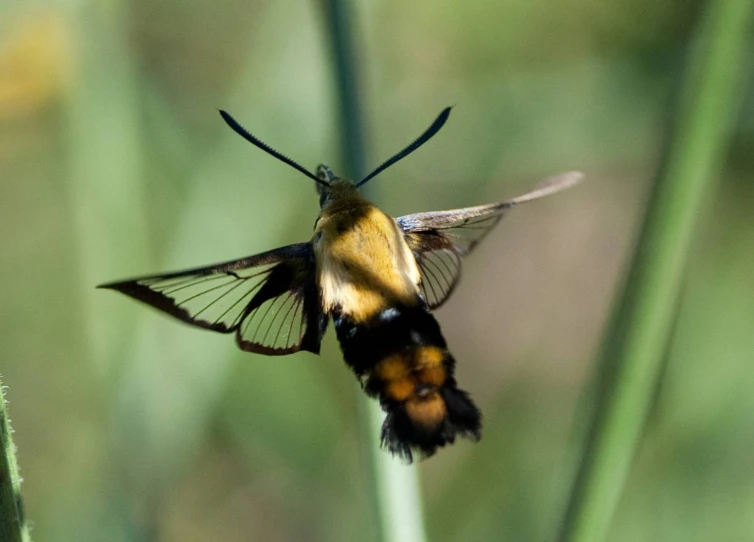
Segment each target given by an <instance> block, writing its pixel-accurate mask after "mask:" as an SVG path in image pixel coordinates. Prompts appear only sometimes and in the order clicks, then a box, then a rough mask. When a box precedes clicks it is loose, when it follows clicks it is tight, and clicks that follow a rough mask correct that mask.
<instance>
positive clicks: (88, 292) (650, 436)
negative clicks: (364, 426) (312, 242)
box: [0, 0, 754, 541]
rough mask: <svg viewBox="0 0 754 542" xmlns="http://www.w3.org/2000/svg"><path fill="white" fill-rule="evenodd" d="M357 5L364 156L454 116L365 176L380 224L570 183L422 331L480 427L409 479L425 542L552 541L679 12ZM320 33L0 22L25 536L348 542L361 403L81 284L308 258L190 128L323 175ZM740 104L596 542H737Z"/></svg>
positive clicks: (750, 347)
mask: <svg viewBox="0 0 754 542" xmlns="http://www.w3.org/2000/svg"><path fill="white" fill-rule="evenodd" d="M354 8H355V9H357V10H358V11H357V12H356V15H357V17H356V18H355V20H354V21H353V24H354V25H355V28H356V29H357V34H356V35H357V36H358V37H359V38H360V40H361V41H360V45H359V51H358V55H359V58H361V59H362V64H361V66H360V69H361V70H362V75H363V77H364V83H365V84H364V85H363V90H364V96H363V103H364V104H365V106H366V119H367V132H368V143H369V149H370V153H369V157H368V164H376V163H378V162H379V161H380V160H382V159H384V158H386V157H387V156H389V155H390V154H392V153H393V152H395V151H396V150H397V149H399V148H401V147H402V146H403V145H405V144H406V143H407V142H408V141H410V140H411V139H412V138H413V137H415V136H416V135H417V134H418V133H419V132H420V131H421V130H423V129H424V128H425V127H426V125H427V123H428V122H429V121H430V120H431V119H432V118H433V117H434V115H436V114H437V112H438V111H440V109H442V107H444V106H446V105H449V104H456V106H457V107H456V108H455V109H454V111H453V115H452V116H451V119H450V121H449V123H448V125H447V126H446V128H445V129H444V130H443V132H442V133H441V134H440V135H438V136H437V137H436V138H435V139H434V140H433V141H432V142H431V144H429V145H427V146H426V147H424V148H422V150H421V151H420V152H418V153H417V154H416V155H414V156H412V157H411V159H410V160H406V161H404V162H401V163H400V164H399V165H396V166H395V167H394V168H392V169H390V170H389V171H386V172H385V173H384V174H382V175H380V178H379V179H377V180H375V181H374V185H373V188H372V190H373V192H372V193H373V195H374V199H375V200H376V202H377V203H378V204H379V205H381V206H382V207H383V208H384V209H385V210H386V211H387V212H389V213H391V214H393V215H396V216H397V215H401V214H405V213H409V212H417V211H420V210H431V209H439V208H447V207H457V206H461V205H466V204H476V203H482V202H486V201H493V200H497V199H502V198H505V197H507V196H511V195H515V194H516V193H517V192H519V191H521V190H524V189H526V188H527V187H528V186H529V185H530V184H531V183H533V182H536V180H537V179H538V178H540V177H542V176H544V175H547V174H550V173H555V172H559V171H564V170H568V169H581V170H584V171H586V172H587V174H588V179H589V180H588V182H587V183H585V184H583V185H582V186H581V187H579V188H578V189H574V190H573V191H572V192H571V193H567V194H563V195H560V196H558V197H554V198H552V200H549V199H548V200H544V201H542V202H540V203H536V204H532V205H531V206H527V207H524V208H521V209H519V210H516V212H515V213H513V214H512V215H511V216H510V218H506V220H505V222H504V223H503V224H501V226H500V227H499V228H498V230H497V231H496V232H495V233H493V234H492V235H490V236H489V237H488V238H487V239H486V240H485V242H484V244H483V245H482V246H480V247H479V249H478V250H477V251H476V252H475V254H474V255H473V256H472V257H471V258H470V259H469V260H468V262H467V265H466V267H465V270H464V280H463V281H462V283H461V285H460V287H459V288H458V290H457V291H456V293H455V294H454V297H453V298H452V300H451V301H450V302H449V303H448V304H447V306H445V307H443V309H441V310H440V311H439V312H438V317H439V320H440V322H441V324H442V325H443V329H444V332H445V334H446V338H447V339H448V342H449V344H450V345H451V348H452V349H453V352H454V354H455V357H456V358H457V359H458V362H459V363H458V379H459V381H461V382H462V383H463V384H464V387H465V388H467V389H469V390H470V391H471V392H472V393H473V395H474V396H475V398H477V400H478V402H479V404H480V406H481V407H482V409H483V411H484V413H485V420H486V430H485V437H484V439H483V440H482V441H481V442H480V443H479V444H475V445H473V444H469V443H458V444H456V445H455V446H453V447H452V448H450V449H448V450H443V451H442V452H441V453H439V454H438V455H437V456H436V457H433V458H432V459H430V460H428V461H426V462H424V463H423V464H422V467H421V470H422V484H423V490H424V494H425V503H426V504H425V508H426V513H427V521H428V531H429V538H430V539H431V540H458V539H465V540H494V539H511V540H541V539H546V538H548V537H552V536H553V535H554V533H555V532H557V528H558V521H559V520H560V518H561V515H562V509H563V507H564V505H565V502H566V499H567V497H568V487H569V485H570V483H571V480H572V476H573V473H574V467H575V465H576V460H577V458H578V453H579V452H580V450H581V442H582V439H583V435H584V420H583V413H584V406H585V405H584V404H582V403H580V400H579V397H580V396H582V392H583V391H584V387H585V385H586V383H587V382H588V379H587V375H588V374H589V372H590V368H591V365H592V363H593V358H594V354H595V352H596V349H597V345H598V344H599V341H600V337H601V334H602V332H603V328H604V322H605V317H606V315H607V314H608V311H609V308H610V305H611V303H612V301H613V299H614V296H615V289H616V287H617V286H618V285H619V284H620V281H621V278H622V274H623V266H624V264H625V263H626V261H627V255H628V254H629V253H630V247H631V245H632V242H633V240H634V238H635V234H636V225H637V224H638V221H639V220H640V219H641V216H642V211H643V207H644V202H645V199H646V195H647V189H648V187H649V182H650V179H651V176H652V172H653V171H654V169H655V168H656V165H657V159H658V157H659V155H660V152H661V150H662V144H663V140H664V137H665V135H666V134H665V129H666V127H667V119H666V115H667V111H668V108H667V105H668V103H669V100H670V97H671V91H672V89H673V86H674V85H675V84H677V78H678V75H679V68H680V65H681V60H682V58H683V54H684V51H685V50H686V46H687V40H688V33H689V30H690V28H691V26H692V25H693V22H694V19H695V16H696V12H697V4H696V3H695V2H681V1H679V0H662V1H660V2H649V1H647V0H632V1H629V2H624V3H620V4H616V3H604V2H597V1H596V0H579V1H576V0H569V1H567V2H563V3H558V4H554V3H551V2H542V1H535V2H523V1H513V2H505V3H500V2H492V1H489V0H488V1H485V2H479V3H459V2H450V1H446V2H440V3H429V2H412V3H408V4H407V3H399V2H396V1H395V0H388V1H385V2H381V3H371V4H370V3H359V4H358V5H355V6H354ZM325 28H326V25H325V24H324V21H323V19H322V13H321V12H320V11H318V5H317V4H311V3H310V4H300V3H293V2H290V1H285V0H284V1H281V2H275V3H272V2H266V3H265V2H262V3H260V2H240V1H237V0H232V1H230V2H225V3H223V4H222V5H218V4H217V3H210V2H206V1H204V2H202V1H196V2H177V1H166V2H160V3H154V2H151V3H150V2H144V1H141V0H136V1H134V2H130V3H125V2H123V3H118V2H117V1H116V2H108V3H101V2H90V1H87V0H78V1H77V2H71V3H66V4H61V3H50V2H40V1H35V2H23V3H22V2H14V1H11V0H7V1H6V2H5V3H3V4H0V179H2V183H0V232H1V233H0V235H2V248H3V258H2V260H0V276H1V277H2V278H3V285H4V287H3V288H2V289H0V334H1V335H0V340H1V342H2V344H3V348H4V351H3V356H2V361H1V362H0V372H1V373H2V375H3V378H4V382H5V383H6V384H7V385H8V386H9V392H8V397H9V400H10V409H11V414H12V417H13V420H14V428H15V430H16V433H15V439H16V443H17V444H18V448H19V463H20V466H21V471H22V475H23V477H24V479H25V482H24V485H23V486H22V489H23V493H24V497H25V500H26V515H27V517H28V518H29V519H30V520H31V521H32V523H33V531H32V535H33V537H34V539H36V540H72V541H73V540H75V541H88V540H92V541H95V540H97V541H99V540H103V539H104V540H112V541H118V540H124V541H125V540H148V539H151V540H182V541H183V540H216V539H222V540H248V539H252V540H253V539H264V540H271V541H275V540H361V539H364V538H365V537H366V534H365V533H364V525H365V522H366V517H367V514H366V512H365V507H366V505H367V499H366V497H365V494H366V488H365V486H364V478H363V476H362V467H363V465H362V464H361V461H362V458H361V457H360V455H359V443H358V438H359V430H358V427H357V418H356V414H355V410H356V407H355V405H356V400H357V397H358V395H357V394H358V393H360V392H358V390H357V389H356V386H355V384H354V382H353V377H352V376H351V375H350V374H349V371H348V370H347V369H346V368H345V367H344V365H343V363H342V361H341V356H340V353H339V350H338V348H337V345H336V344H335V341H334V337H333V336H332V334H329V335H328V337H327V340H326V344H325V348H324V350H323V355H322V356H320V357H315V356H312V355H309V354H296V355H294V356H290V357H287V358H280V359H277V358H264V357H258V356H254V355H250V354H245V353H242V352H238V351H236V349H235V347H234V345H233V344H232V340H230V339H229V338H228V337H224V336H217V335H215V334H211V333H203V332H201V331H198V330H196V329H190V328H188V327H186V326H182V325H180V324H177V323H175V322H173V321H170V320H168V319H166V318H164V317H163V316H161V315H159V314H156V313H155V312H154V311H152V310H149V309H147V308H146V307H142V306H138V305H136V304H135V303H133V302H130V301H128V300H126V299H124V298H122V297H118V296H115V295H112V294H110V293H107V292H102V291H95V290H93V287H94V286H95V285H96V284H97V283H100V282H104V281H107V280H113V279H117V278H126V277H128V276H130V275H136V274H143V273H149V272H157V271H160V270H169V269H174V268H175V269H177V268H182V267H190V266H196V265H202V264H208V263H211V262H213V261H222V260H226V259H230V258H234V257H239V256H243V255H246V254H251V253H255V252H259V251H262V250H267V249H269V248H272V247H274V246H278V245H282V244H287V243H292V242H296V241H300V240H303V239H306V238H307V237H308V235H309V234H310V232H311V227H312V224H313V222H314V219H315V217H316V213H317V209H318V206H317V198H316V197H315V195H314V194H315V193H314V190H313V188H312V186H311V183H310V182H309V181H307V180H306V179H305V178H303V177H302V176H301V175H298V174H296V172H294V171H293V170H291V169H290V168H286V167H285V166H284V165H282V164H280V163H278V162H276V161H274V160H272V159H271V158H269V157H267V156H265V155H264V154H262V153H260V152H259V151H257V150H255V149H254V148H252V147H250V146H249V145H248V144H246V143H245V142H244V141H242V140H241V139H240V138H238V137H237V136H235V135H234V134H233V133H232V132H230V130H228V129H227V128H226V127H225V126H224V125H223V123H222V122H221V120H220V118H219V116H218V115H217V113H216V110H215V108H218V107H222V108H224V109H227V110H228V111H230V112H231V113H233V114H234V116H235V117H236V118H238V119H239V121H241V122H242V123H243V124H244V125H245V126H247V127H249V128H250V129H251V130H252V131H253V133H255V134H256V135H258V136H259V137H261V138H262V139H263V140H264V141H266V142H268V143H269V144H270V145H272V146H273V147H275V148H278V149H279V150H281V151H283V152H285V153H286V154H287V155H289V156H292V157H294V158H295V159H296V160H298V161H300V162H302V163H303V164H304V165H307V166H309V167H313V166H314V165H315V164H316V163H318V162H319V161H325V162H327V163H329V164H330V165H331V166H332V167H333V168H334V169H335V170H336V171H338V170H339V169H340V168H339V165H340V164H342V160H341V158H340V157H339V156H338V153H337V152H336V150H335V149H336V144H337V141H338V138H337V135H338V134H337V133H336V127H337V123H336V121H335V119H336V114H335V112H336V110H337V108H336V105H337V104H336V103H335V98H334V96H335V94H334V82H333V81H332V79H331V69H330V65H329V62H330V59H329V58H328V57H327V54H326V52H327V48H326V46H325V42H324V36H323V32H324V30H325ZM747 77H748V80H749V81H750V82H751V74H748V76H747ZM753 95H754V93H752V92H751V91H750V90H749V91H748V92H746V93H745V94H744V97H745V100H746V103H745V104H744V108H743V111H744V115H742V118H741V119H740V121H739V123H738V125H737V131H736V138H735V142H734V147H733V150H732V152H731V153H730V156H729V159H728V161H727V163H726V168H725V172H724V175H723V176H722V178H721V182H720V185H719V186H720V188H719V190H718V192H717V193H716V194H715V198H714V199H713V200H712V201H710V202H709V204H708V206H707V208H706V209H705V211H704V216H703V217H702V220H701V223H702V224H703V227H702V228H701V230H700V234H699V236H698V238H697V239H696V240H695V242H694V246H693V249H692V250H693V264H692V266H691V268H690V270H689V274H688V279H687V283H686V287H685V293H684V295H683V299H682V303H681V312H680V315H679V318H678V323H677V329H676V332H675V334H674V338H673V342H672V345H671V347H670V352H669V358H668V362H667V368H666V372H665V374H664V379H663V382H662V393H661V394H660V395H659V398H658V400H657V404H656V406H655V408H654V411H653V413H652V417H651V420H650V427H649V429H648V433H647V435H646V437H645V439H644V442H643V444H642V447H641V449H640V452H639V458H638V459H637V462H636V464H635V467H634V469H633V470H632V472H631V476H630V479H629V486H628V488H627V492H626V494H625V495H624V497H623V498H622V500H621V505H620V507H619V511H618V515H617V517H616V519H615V521H614V524H613V527H612V530H611V533H610V536H609V539H610V540H665V541H673V540H684V541H687V540H709V539H715V540H746V539H752V538H754V526H753V525H752V522H751V510H752V508H753V507H754V489H752V488H754V471H752V469H751V468H750V466H751V465H750V463H751V461H750V458H751V450H752V448H753V447H754V414H752V413H754V404H752V394H751V393H749V390H750V389H751V387H752V385H754V372H753V371H751V370H750V367H749V365H750V363H751V352H752V351H754V343H752V337H754V335H753V334H752V333H751V322H754V304H752V303H751V302H750V301H751V299H753V298H754V282H752V281H751V279H750V277H751V276H754V258H753V257H752V254H753V253H752V251H751V249H750V244H751V231H752V227H754V217H752V215H751V212H750V211H751V202H752V201H753V200H754V186H752V183H751V180H752V177H753V176H752V173H753V172H754V162H752V156H754V130H753V129H752V127H753V126H754V120H753V119H752V115H751V113H752V111H754V102H753V101H752V96H753ZM587 396H588V394H587Z"/></svg>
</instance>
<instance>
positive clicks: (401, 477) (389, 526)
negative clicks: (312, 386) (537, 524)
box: [323, 0, 425, 542]
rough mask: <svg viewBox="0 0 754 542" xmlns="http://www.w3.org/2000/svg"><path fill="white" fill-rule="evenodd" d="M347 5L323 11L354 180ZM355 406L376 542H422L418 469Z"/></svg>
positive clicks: (366, 410)
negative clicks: (391, 450) (384, 445)
mask: <svg viewBox="0 0 754 542" xmlns="http://www.w3.org/2000/svg"><path fill="white" fill-rule="evenodd" d="M347 6H348V4H347V2H346V1H344V0H325V1H324V2H323V7H324V9H325V16H326V19H327V22H328V25H329V38H330V41H331V48H332V56H333V62H334V68H335V78H336V83H337V87H338V103H339V112H340V134H341V149H342V154H343V159H344V162H345V172H346V174H347V175H348V176H349V177H350V178H352V179H360V178H361V177H363V176H364V175H365V174H366V170H365V169H366V168H365V163H364V162H365V160H364V157H365V155H366V152H365V145H364V129H363V122H362V111H361V104H360V100H359V97H360V94H359V75H358V73H357V69H356V67H357V62H356V52H355V44H354V42H355V40H354V39H353V36H352V31H353V25H352V23H351V22H350V20H349V17H348V12H347ZM360 401H361V404H360V405H359V407H360V408H359V414H360V425H361V427H362V430H363V432H364V438H363V439H362V440H363V443H364V444H363V445H364V447H365V449H366V450H365V454H366V455H367V457H368V459H369V460H368V462H367V465H368V466H369V469H370V472H369V479H370V482H371V486H372V488H373V491H372V493H371V495H370V504H371V505H372V508H373V510H374V511H375V515H376V516H377V520H376V521H375V526H376V528H377V535H376V536H375V537H374V538H375V539H376V540H382V541H395V542H422V541H423V540H425V535H424V523H423V519H422V505H421V502H422V501H421V493H420V488H419V479H418V467H417V466H416V465H412V466H405V465H402V464H400V462H398V461H397V460H396V459H395V458H393V457H391V456H390V455H389V454H387V453H385V452H384V451H382V450H380V449H379V439H378V436H379V434H380V430H381V427H382V421H383V419H384V413H383V412H382V410H381V409H380V408H379V406H378V405H377V404H375V403H374V401H372V400H370V399H367V398H366V397H362V398H361V399H360Z"/></svg>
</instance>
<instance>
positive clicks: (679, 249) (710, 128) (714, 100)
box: [561, 0, 752, 542]
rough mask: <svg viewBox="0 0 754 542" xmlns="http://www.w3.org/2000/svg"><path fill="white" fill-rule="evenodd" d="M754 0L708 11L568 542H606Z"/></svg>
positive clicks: (728, 109) (580, 478)
mask: <svg viewBox="0 0 754 542" xmlns="http://www.w3.org/2000/svg"><path fill="white" fill-rule="evenodd" d="M751 4H752V2H751V0H712V1H710V2H709V3H708V5H707V6H706V10H705V11H704V13H703V14H702V18H701V20H700V23H699V27H698V29H697V30H696V35H695V39H694V42H693V44H692V48H691V50H690V54H689V58H688V64H687V66H686V73H685V80H684V81H683V85H682V88H681V95H680V98H679V102H678V106H679V108H678V115H677V117H676V121H675V125H674V126H673V131H672V136H671V137H672V139H671V140H670V141H669V145H668V147H667V152H666V154H665V156H664V159H663V162H662V166H661V168H660V172H659V174H658V177H657V181H656V184H655V187H654V192H653V194H652V198H651V200H650V202H649V207H648V209H647V215H646V218H645V221H644V224H643V229H642V231H641V234H640V236H639V239H638V245H637V249H636V253H635V254H634V258H633V263H632V266H631V269H630V271H629V275H628V278H627V284H626V289H625V292H624V295H623V298H622V300H621V303H620V305H619V306H618V309H617V311H616V313H615V314H614V320H613V323H612V327H611V329H610V333H609V336H608V337H607V340H606V342H605V345H604V347H603V357H602V360H601V365H602V367H603V368H606V374H609V378H606V379H605V381H604V382H603V384H602V387H601V389H600V390H599V392H600V397H599V399H598V405H597V408H596V413H595V416H594V418H593V420H592V426H591V429H590V435H589V439H588V444H587V449H586V452H585V455H584V458H583V460H582V464H581V466H580V469H579V473H578V475H577V478H576V482H575V486H574V489H573V493H572V495H571V501H570V503H569V507H568V511H567V513H566V517H565V522H564V524H563V530H562V532H561V540H563V541H567V542H584V541H590V542H592V541H594V542H598V541H601V540H604V539H605V537H606V535H607V532H608V529H609V526H610V522H611V519H612V516H613V513H614V511H615V509H616V507H617V504H618V501H619V499H620V495H621V491H622V488H623V485H624V482H625V480H626V477H627V475H628V471H629V468H630V464H631V461H632V459H633V457H634V453H635V450H636V449H637V446H638V444H639V442H640V439H641V436H642V432H643V428H644V424H645V420H646V418H647V414H648V411H649V408H650V404H651V402H652V397H653V394H654V392H655V390H656V384H657V380H658V377H659V374H660V371H661V367H662V363H663V360H664V354H665V351H666V345H667V344H668V342H669V338H670V334H671V332H672V326H673V320H674V314H675V311H676V308H677V300H678V297H679V291H680V287H681V282H682V278H683V273H684V268H685V265H686V262H687V259H688V253H689V247H690V245H691V242H692V238H693V233H694V226H695V223H696V220H697V217H698V216H699V215H700V212H701V210H702V207H703V204H704V201H705V199H706V198H707V197H708V196H709V194H710V191H711V188H712V181H713V179H714V176H715V172H716V171H717V169H718V168H719V165H720V163H721V161H722V159H723V157H724V153H725V150H726V147H727V145H728V142H729V139H730V136H731V126H732V122H731V121H732V120H733V118H734V113H735V110H736V105H737V103H738V98H739V91H740V88H739V86H740V85H739V83H740V81H741V77H740V75H741V72H742V71H743V70H742V64H741V60H742V55H743V53H744V48H745V45H746V37H747V30H748V20H749V15H750V14H751Z"/></svg>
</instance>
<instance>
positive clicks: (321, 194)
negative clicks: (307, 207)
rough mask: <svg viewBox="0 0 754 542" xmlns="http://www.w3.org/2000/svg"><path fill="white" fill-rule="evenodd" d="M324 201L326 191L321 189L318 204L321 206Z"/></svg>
mask: <svg viewBox="0 0 754 542" xmlns="http://www.w3.org/2000/svg"><path fill="white" fill-rule="evenodd" d="M326 201H327V192H325V191H322V192H321V193H320V194H319V206H320V207H322V206H323V205H324V204H325V202H326Z"/></svg>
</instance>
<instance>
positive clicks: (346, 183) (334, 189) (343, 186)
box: [220, 107, 450, 207]
mask: <svg viewBox="0 0 754 542" xmlns="http://www.w3.org/2000/svg"><path fill="white" fill-rule="evenodd" d="M220 115H221V116H222V118H223V120H225V122H226V123H228V126H230V127H231V128H233V130H234V131H235V132H236V133H237V134H238V135H240V136H241V137H243V138H244V139H245V140H246V141H248V142H249V143H251V144H253V145H255V146H257V147H259V148H260V149H262V150H263V151H265V152H266V153H268V154H271V155H272V156H274V157H275V158H277V159H278V160H280V161H281V162H285V163H286V164H288V165H289V166H291V167H293V168H295V169H297V170H299V171H300V172H301V173H303V174H304V175H306V176H307V177H309V178H310V179H312V180H313V181H314V182H316V183H317V193H318V194H319V205H320V207H324V206H325V205H327V202H328V201H331V200H332V199H334V198H337V197H343V196H346V195H348V194H353V193H354V192H355V191H356V189H357V188H358V187H360V186H361V185H362V184H364V183H366V182H367V181H369V180H370V179H371V178H372V177H374V176H376V175H377V174H378V173H380V172H381V171H383V170H385V169H387V168H388V167H390V166H392V165H393V164H395V163H396V162H397V161H398V160H400V159H402V158H405V157H406V156H408V155H409V154H411V153H412V152H414V151H415V150H416V149H418V148H419V147H421V146H422V145H423V144H424V143H426V142H427V141H429V139H430V138H431V137H432V136H433V135H435V134H436V133H437V132H438V131H439V130H440V128H442V126H443V124H445V121H447V120H448V117H449V116H450V107H446V108H445V109H443V110H442V112H441V113H440V114H439V115H438V116H437V118H436V119H435V121H434V122H433V123H432V125H431V126H430V127H429V128H427V130H426V131H425V132H424V133H423V134H422V135H420V136H419V137H418V138H417V139H416V140H415V141H414V142H413V143H411V144H410V145H409V146H408V147H406V148H405V149H403V150H402V151H401V152H399V153H398V154H396V155H395V156H393V157H392V158H391V159H390V160H387V161H386V162H384V163H383V164H382V165H381V166H380V167H378V168H377V169H375V170H374V171H373V172H372V173H370V174H369V175H367V176H366V177H364V178H363V179H362V180H360V181H359V182H357V183H356V182H353V181H350V180H348V179H344V178H341V177H338V176H336V175H335V174H334V173H333V172H332V170H331V169H330V168H329V167H327V166H326V165H325V164H320V165H319V166H317V174H316V175H314V174H313V173H312V172H311V171H309V170H308V169H306V168H304V167H303V166H301V165H299V164H298V163H296V162H294V161H293V160H291V159H290V158H288V157H287V156H285V155H283V154H281V153H279V152H278V151H276V150H275V149H273V148H272V147H270V146H269V145H267V144H266V143H264V142H263V141H261V140H260V139H257V138H256V137H254V136H253V135H251V134H250V133H249V132H247V131H246V130H245V129H244V128H243V127H242V126H241V125H240V124H238V123H237V122H236V120H235V119H234V118H233V117H231V116H230V115H229V114H228V113H226V112H225V111H222V110H221V111H220Z"/></svg>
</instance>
